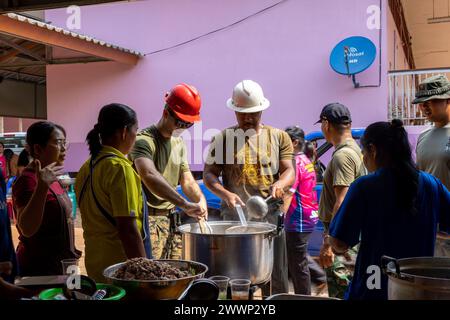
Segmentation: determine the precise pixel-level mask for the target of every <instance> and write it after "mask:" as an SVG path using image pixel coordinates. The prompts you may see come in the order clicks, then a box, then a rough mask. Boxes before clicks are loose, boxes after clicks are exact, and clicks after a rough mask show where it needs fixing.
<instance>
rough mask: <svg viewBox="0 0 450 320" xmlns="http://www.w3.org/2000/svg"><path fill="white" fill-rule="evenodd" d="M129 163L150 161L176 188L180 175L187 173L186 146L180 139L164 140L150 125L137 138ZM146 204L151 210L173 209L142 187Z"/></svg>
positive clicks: (154, 127) (169, 204)
mask: <svg viewBox="0 0 450 320" xmlns="http://www.w3.org/2000/svg"><path fill="white" fill-rule="evenodd" d="M129 158H130V160H131V161H133V162H134V161H135V160H136V159H139V158H148V159H150V160H152V161H153V162H154V164H155V166H156V169H157V170H158V172H159V173H161V175H162V176H163V177H164V178H165V179H166V180H167V182H168V183H169V184H170V185H171V186H172V187H174V188H175V187H176V186H177V185H178V184H179V183H180V177H181V174H183V173H184V172H186V171H189V164H188V162H187V155H186V146H185V144H184V141H183V139H182V138H179V137H171V138H170V139H166V138H164V137H163V136H162V135H161V134H160V133H159V131H158V129H157V128H156V126H154V125H152V126H150V127H149V128H147V129H144V130H143V131H141V132H140V133H139V134H138V136H137V138H136V143H135V145H134V147H133V150H132V151H131V152H130V154H129ZM144 191H145V195H146V196H147V204H148V205H149V207H151V208H155V209H160V210H166V209H172V208H174V207H175V205H174V204H172V203H170V202H168V201H166V200H164V199H162V198H160V197H158V196H157V195H155V194H153V193H151V192H150V191H149V190H148V189H147V188H146V187H145V185H144Z"/></svg>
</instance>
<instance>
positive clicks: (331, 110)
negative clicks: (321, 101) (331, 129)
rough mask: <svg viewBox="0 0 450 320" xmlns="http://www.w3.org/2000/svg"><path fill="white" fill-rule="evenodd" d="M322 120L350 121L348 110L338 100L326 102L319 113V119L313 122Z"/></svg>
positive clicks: (344, 122)
mask: <svg viewBox="0 0 450 320" xmlns="http://www.w3.org/2000/svg"><path fill="white" fill-rule="evenodd" d="M323 120H328V121H329V122H332V123H336V124H349V123H351V122H352V117H351V115H350V110H348V108H347V107H346V106H344V105H343V104H340V103H338V102H335V103H330V104H327V105H326V106H325V107H323V109H322V112H321V113H320V120H319V121H317V122H316V123H315V124H318V123H321V122H322V121H323Z"/></svg>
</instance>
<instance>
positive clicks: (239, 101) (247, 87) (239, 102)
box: [227, 80, 270, 113]
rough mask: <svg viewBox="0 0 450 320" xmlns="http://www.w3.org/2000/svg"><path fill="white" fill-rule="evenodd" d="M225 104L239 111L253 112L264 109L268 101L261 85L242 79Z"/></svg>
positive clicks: (268, 104)
mask: <svg viewBox="0 0 450 320" xmlns="http://www.w3.org/2000/svg"><path fill="white" fill-rule="evenodd" d="M227 106H228V108H230V109H231V110H234V111H237V112H241V113H253V112H259V111H263V110H266V109H267V108H268V107H269V106H270V101H269V100H267V99H266V98H265V97H264V93H263V90H262V88H261V86H260V85H259V84H258V83H256V82H255V81H252V80H243V81H241V82H239V83H238V84H237V85H236V86H235V87H234V89H233V97H232V98H230V99H228V101H227Z"/></svg>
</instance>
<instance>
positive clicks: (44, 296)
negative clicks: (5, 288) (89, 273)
mask: <svg viewBox="0 0 450 320" xmlns="http://www.w3.org/2000/svg"><path fill="white" fill-rule="evenodd" d="M100 289H107V291H108V295H107V298H105V299H103V300H105V301H117V300H121V299H122V298H123V297H125V294H126V292H125V290H124V289H123V288H120V287H117V286H113V285H111V284H103V283H97V290H100ZM58 294H63V290H62V288H53V289H47V290H44V291H42V292H41V293H40V294H39V299H40V300H56V299H55V296H56V295H58Z"/></svg>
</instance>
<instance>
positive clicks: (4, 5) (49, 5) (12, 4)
mask: <svg viewBox="0 0 450 320" xmlns="http://www.w3.org/2000/svg"><path fill="white" fill-rule="evenodd" d="M118 1H121V0H78V1H67V0H0V13H6V12H19V11H27V10H44V9H54V8H63V7H68V6H70V5H78V6H82V5H91V4H100V3H107V2H118Z"/></svg>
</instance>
